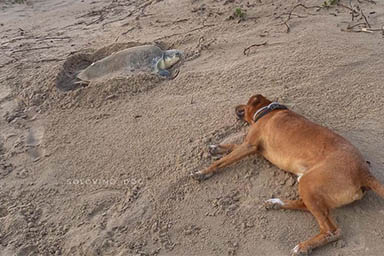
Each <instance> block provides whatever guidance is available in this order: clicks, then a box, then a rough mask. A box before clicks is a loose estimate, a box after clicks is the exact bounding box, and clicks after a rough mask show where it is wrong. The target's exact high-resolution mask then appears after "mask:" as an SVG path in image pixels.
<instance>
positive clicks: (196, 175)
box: [191, 171, 213, 181]
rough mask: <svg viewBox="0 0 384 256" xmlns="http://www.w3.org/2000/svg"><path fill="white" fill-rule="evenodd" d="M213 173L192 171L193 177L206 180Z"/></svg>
mask: <svg viewBox="0 0 384 256" xmlns="http://www.w3.org/2000/svg"><path fill="white" fill-rule="evenodd" d="M212 175H213V173H208V174H204V173H202V172H201V171H198V172H193V173H191V177H192V178H193V179H195V180H198V181H203V180H206V179H208V178H210V177H212Z"/></svg>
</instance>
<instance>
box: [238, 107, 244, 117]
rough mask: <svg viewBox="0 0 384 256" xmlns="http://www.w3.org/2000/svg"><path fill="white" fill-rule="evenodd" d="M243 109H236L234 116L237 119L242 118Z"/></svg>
mask: <svg viewBox="0 0 384 256" xmlns="http://www.w3.org/2000/svg"><path fill="white" fill-rule="evenodd" d="M244 112H245V111H244V109H243V108H236V115H237V117H238V118H240V119H241V118H243V117H244Z"/></svg>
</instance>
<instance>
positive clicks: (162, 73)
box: [157, 69, 171, 78]
mask: <svg viewBox="0 0 384 256" xmlns="http://www.w3.org/2000/svg"><path fill="white" fill-rule="evenodd" d="M157 73H158V74H159V75H160V76H162V77H165V78H171V72H169V71H168V70H166V69H161V70H159V71H158V72H157Z"/></svg>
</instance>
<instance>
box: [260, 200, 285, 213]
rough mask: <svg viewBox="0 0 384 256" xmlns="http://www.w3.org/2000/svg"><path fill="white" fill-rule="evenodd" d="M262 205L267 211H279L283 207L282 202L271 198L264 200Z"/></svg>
mask: <svg viewBox="0 0 384 256" xmlns="http://www.w3.org/2000/svg"><path fill="white" fill-rule="evenodd" d="M263 205H264V207H265V209H267V210H272V209H273V210H279V209H281V207H282V206H283V205H284V202H283V201H281V200H280V199H279V198H271V199H268V200H266V201H265V202H264V204H263Z"/></svg>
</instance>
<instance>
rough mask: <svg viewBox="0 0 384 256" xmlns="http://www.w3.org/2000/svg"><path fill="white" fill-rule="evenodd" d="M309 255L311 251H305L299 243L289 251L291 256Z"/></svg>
mask: <svg viewBox="0 0 384 256" xmlns="http://www.w3.org/2000/svg"><path fill="white" fill-rule="evenodd" d="M309 253H311V250H309V249H306V248H305V247H304V246H303V245H302V244H301V243H300V244H298V245H296V246H295V247H294V248H293V249H292V250H291V256H301V255H308V254H309Z"/></svg>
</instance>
